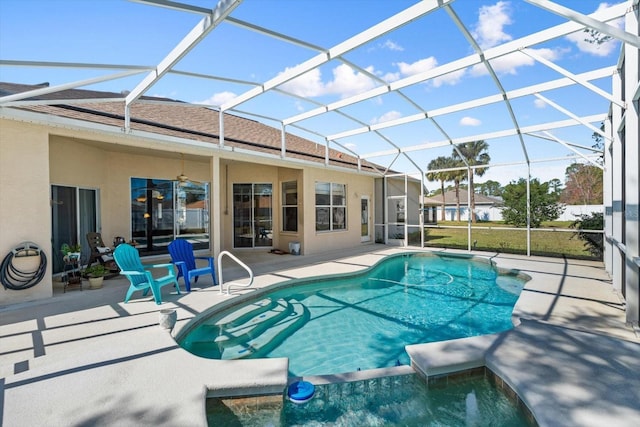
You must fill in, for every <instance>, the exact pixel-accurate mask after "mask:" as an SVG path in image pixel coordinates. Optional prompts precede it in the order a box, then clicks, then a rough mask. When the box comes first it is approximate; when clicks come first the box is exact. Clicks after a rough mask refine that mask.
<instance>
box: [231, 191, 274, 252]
mask: <svg viewBox="0 0 640 427" xmlns="http://www.w3.org/2000/svg"><path fill="white" fill-rule="evenodd" d="M233 246H234V247H235V248H253V247H265V246H266V247H268V246H273V187H272V185H271V184H233Z"/></svg>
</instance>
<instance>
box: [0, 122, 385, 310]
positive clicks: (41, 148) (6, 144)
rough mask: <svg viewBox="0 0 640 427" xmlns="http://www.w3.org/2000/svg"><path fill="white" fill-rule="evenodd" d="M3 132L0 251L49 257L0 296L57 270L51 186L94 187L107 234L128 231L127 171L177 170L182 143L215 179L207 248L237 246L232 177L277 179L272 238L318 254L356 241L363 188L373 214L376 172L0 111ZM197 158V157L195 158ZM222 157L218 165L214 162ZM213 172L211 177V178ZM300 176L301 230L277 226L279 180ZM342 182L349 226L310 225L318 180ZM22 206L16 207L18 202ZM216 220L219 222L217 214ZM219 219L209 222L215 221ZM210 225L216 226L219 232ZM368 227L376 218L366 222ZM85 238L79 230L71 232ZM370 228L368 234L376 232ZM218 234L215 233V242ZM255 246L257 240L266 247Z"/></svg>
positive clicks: (48, 283)
mask: <svg viewBox="0 0 640 427" xmlns="http://www.w3.org/2000/svg"><path fill="white" fill-rule="evenodd" d="M1 125H2V126H1V132H0V224H2V226H1V227H0V251H1V252H2V257H4V256H5V255H7V254H8V253H9V252H10V251H11V250H12V249H13V248H14V247H15V246H16V245H18V244H20V243H21V242H23V241H33V242H35V243H36V244H38V245H39V246H40V247H41V248H42V249H43V250H44V253H45V254H46V256H47V259H48V260H49V264H48V268H47V273H46V275H45V278H44V279H43V280H42V281H41V282H40V283H39V284H38V285H36V286H34V287H32V288H29V289H25V290H20V291H7V292H0V306H5V305H11V304H14V303H19V302H25V301H31V300H38V299H43V298H48V297H51V296H52V295H53V289H54V286H57V285H56V284H55V283H56V281H57V280H58V279H54V277H53V269H52V262H51V260H52V259H53V257H61V256H62V254H61V252H60V250H59V248H52V247H51V242H52V230H51V227H52V226H51V204H50V198H51V186H52V185H60V186H69V187H78V188H86V189H94V190H97V194H98V198H99V204H98V207H99V211H98V215H97V216H98V231H99V232H100V233H102V237H103V240H104V242H105V244H108V245H110V244H111V243H112V240H113V238H114V237H115V236H123V237H125V239H127V240H129V239H131V196H130V184H131V181H130V180H131V177H139V178H155V179H166V180H175V178H176V176H177V175H179V174H180V173H181V172H183V166H182V159H181V155H180V150H183V149H185V150H191V151H187V152H188V153H189V155H188V156H187V159H185V161H184V174H185V175H187V176H189V177H190V178H192V179H195V180H199V181H213V182H214V183H215V181H216V180H217V181H218V183H216V185H220V190H219V197H218V198H217V199H216V198H214V191H213V189H214V188H215V185H212V186H211V189H210V194H211V197H212V200H211V201H210V202H211V204H210V212H211V215H210V221H211V224H210V230H211V231H212V236H211V248H212V251H213V252H214V253H215V252H216V250H217V248H219V249H220V250H233V183H271V184H272V186H273V205H272V208H273V247H274V248H277V249H282V250H285V251H287V250H288V249H289V243H290V242H300V243H301V250H302V251H301V252H302V254H303V255H304V254H314V253H319V252H325V251H329V250H335V249H340V248H346V247H354V246H358V245H360V244H362V243H361V206H360V203H361V197H362V196H368V197H369V201H370V209H371V214H370V222H372V219H373V211H374V207H375V206H376V205H375V197H374V188H373V187H374V178H373V177H372V176H371V175H362V174H358V173H357V172H356V171H354V172H348V171H345V172H342V171H339V170H336V169H334V168H327V167H325V166H324V165H322V164H318V166H315V165H313V164H310V165H306V164H305V165H301V164H295V163H291V162H288V161H287V160H286V159H285V160H283V159H277V158H262V157H257V156H253V155H251V154H248V153H244V154H238V153H234V152H220V151H217V150H215V149H212V148H208V147H203V146H202V145H200V146H199V147H195V148H194V147H193V146H187V147H182V146H180V145H178V144H175V143H164V141H163V142H159V141H154V140H150V139H148V138H141V137H137V136H132V135H125V134H118V133H117V132H111V133H110V132H109V131H107V132H101V131H98V132H93V131H92V130H91V129H82V128H77V129H76V128H73V127H61V126H56V125H53V126H52V125H49V124H47V123H45V122H42V123H40V124H37V123H27V122H25V121H20V120H9V119H7V120H5V119H2V122H1ZM194 159H198V160H194ZM218 163H219V167H218V166H216V167H214V165H218ZM212 176H213V178H212ZM286 181H297V182H298V231H297V232H283V231H282V200H281V198H282V183H283V182H286ZM318 181H323V182H335V183H342V184H346V189H347V197H346V203H347V229H346V230H340V231H332V232H316V230H315V183H316V182H318ZM18 206H19V207H20V212H16V207H18ZM218 220H219V221H220V222H219V224H220V227H216V226H214V225H217V224H218V223H216V221H218ZM214 223H215V224H214ZM216 230H220V231H219V232H218V233H217V234H218V236H216V234H215V233H216ZM371 232H372V233H373V227H371ZM77 238H78V240H79V242H80V243H81V244H82V245H85V246H86V245H87V242H86V241H85V239H86V238H85V236H77ZM373 240H374V239H373V236H371V241H372V242H373ZM218 241H219V242H220V243H219V244H218ZM264 249H265V248H257V249H256V250H264Z"/></svg>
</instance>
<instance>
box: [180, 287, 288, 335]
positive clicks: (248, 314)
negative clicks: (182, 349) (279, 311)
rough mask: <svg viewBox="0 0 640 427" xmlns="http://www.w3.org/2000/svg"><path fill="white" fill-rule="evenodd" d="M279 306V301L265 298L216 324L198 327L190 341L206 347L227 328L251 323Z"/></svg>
mask: <svg viewBox="0 0 640 427" xmlns="http://www.w3.org/2000/svg"><path fill="white" fill-rule="evenodd" d="M277 306H278V301H277V300H276V301H274V300H272V299H270V298H265V299H262V300H260V301H256V302H254V303H252V304H249V305H247V306H244V307H240V308H238V310H236V311H234V312H232V313H229V314H228V315H226V316H225V317H223V318H222V319H219V320H216V321H215V323H205V324H202V325H200V326H198V327H197V328H196V329H195V330H194V331H193V332H192V333H191V335H190V339H189V340H190V341H191V342H192V343H193V344H195V343H199V342H202V343H203V344H205V345H206V343H209V342H211V341H212V337H217V336H218V335H219V334H220V331H221V330H222V329H223V328H225V327H229V326H231V327H233V326H237V325H242V324H243V323H246V322H247V321H250V320H251V319H253V318H254V317H257V316H259V315H260V314H262V313H264V312H265V311H268V310H273V309H274V308H276V307H277Z"/></svg>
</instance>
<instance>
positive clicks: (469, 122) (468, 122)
mask: <svg viewBox="0 0 640 427" xmlns="http://www.w3.org/2000/svg"><path fill="white" fill-rule="evenodd" d="M481 124H482V122H481V121H480V120H479V119H476V118H474V117H469V116H465V117H463V118H461V119H460V126H480V125H481Z"/></svg>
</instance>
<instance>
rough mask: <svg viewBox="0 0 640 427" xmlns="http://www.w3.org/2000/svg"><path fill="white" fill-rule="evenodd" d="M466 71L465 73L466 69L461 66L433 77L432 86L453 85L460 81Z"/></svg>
mask: <svg viewBox="0 0 640 427" xmlns="http://www.w3.org/2000/svg"><path fill="white" fill-rule="evenodd" d="M466 73H467V70H466V69H464V68H463V69H462V70H458V71H452V72H451V73H449V74H445V75H444V76H440V77H436V78H435V79H433V86H434V87H440V86H442V85H449V86H455V85H457V84H458V83H460V81H461V80H462V78H463V77H464V76H465V74H466Z"/></svg>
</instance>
